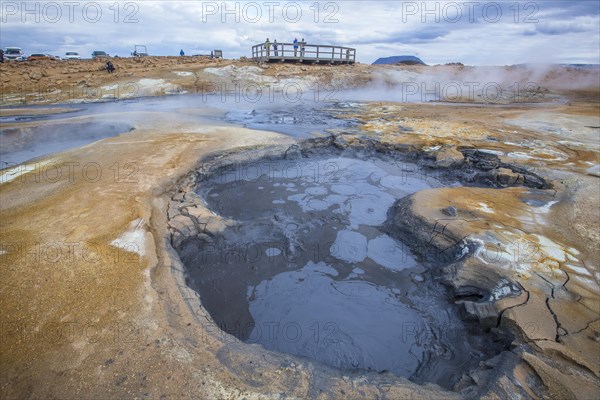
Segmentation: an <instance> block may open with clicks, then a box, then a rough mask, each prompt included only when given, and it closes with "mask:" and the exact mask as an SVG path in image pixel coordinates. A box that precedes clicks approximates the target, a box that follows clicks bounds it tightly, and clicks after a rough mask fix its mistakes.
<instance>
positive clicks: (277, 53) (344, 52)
mask: <svg viewBox="0 0 600 400" xmlns="http://www.w3.org/2000/svg"><path fill="white" fill-rule="evenodd" d="M252 59H253V60H254V61H256V62H276V61H279V62H301V63H327V64H354V63H355V62H356V49H352V48H350V47H342V46H329V45H322V44H306V45H304V51H302V49H301V45H300V42H298V48H297V49H294V44H293V43H279V42H278V43H277V50H275V45H274V43H273V42H271V43H270V46H269V49H268V50H267V46H266V43H261V44H257V45H255V46H252Z"/></svg>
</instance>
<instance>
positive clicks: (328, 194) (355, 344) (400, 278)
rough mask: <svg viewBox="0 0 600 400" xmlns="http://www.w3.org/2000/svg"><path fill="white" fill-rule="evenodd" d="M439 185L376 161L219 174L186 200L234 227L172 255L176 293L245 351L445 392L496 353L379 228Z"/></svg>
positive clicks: (311, 162) (289, 164)
mask: <svg viewBox="0 0 600 400" xmlns="http://www.w3.org/2000/svg"><path fill="white" fill-rule="evenodd" d="M440 186H444V185H443V183H442V182H440V181H438V180H436V179H434V178H433V177H431V176H428V175H426V174H424V173H422V172H420V171H419V169H418V168H417V166H416V165H413V164H410V163H406V162H399V161H389V160H388V161H384V160H382V159H379V158H366V159H364V158H363V159H353V158H345V157H333V158H325V157H314V158H308V159H306V158H305V159H300V160H279V161H270V160H262V161H257V162H255V163H249V164H244V165H232V166H230V167H226V168H224V169H221V170H220V171H218V172H217V173H215V174H213V175H211V176H210V177H208V178H207V179H205V180H204V181H203V182H201V184H200V185H199V188H198V194H199V195H200V196H201V197H202V198H203V199H204V200H205V202H206V203H207V205H208V207H209V208H210V209H211V210H213V212H215V213H217V214H219V215H221V216H223V217H226V218H230V219H232V220H235V221H236V222H237V225H236V226H232V227H229V228H227V229H226V230H225V231H224V232H223V234H222V235H218V236H216V237H214V238H211V239H208V238H206V240H191V241H187V242H185V243H184V245H183V247H182V248H180V249H179V254H180V256H181V258H182V261H183V262H184V264H185V265H186V268H187V279H188V285H189V286H190V287H191V288H193V289H194V290H196V291H197V292H198V293H199V294H200V298H201V301H202V304H203V306H204V307H205V308H206V309H207V310H208V311H209V313H210V314H211V316H212V317H213V319H214V321H215V323H216V324H217V325H218V326H219V327H220V328H221V329H223V330H224V331H226V332H228V333H230V334H232V335H234V336H236V337H237V338H239V339H241V340H243V341H245V342H247V343H258V344H261V345H262V346H264V347H265V348H266V349H269V350H274V351H279V352H283V353H289V354H293V355H297V356H301V357H307V358H310V359H314V360H317V361H319V362H321V363H324V364H327V365H329V366H333V367H337V368H340V369H344V370H355V371H358V370H371V371H379V372H381V371H388V372H391V373H393V374H396V375H399V376H403V377H407V378H411V379H413V380H414V381H416V382H435V383H438V384H440V385H442V386H446V387H451V385H452V384H453V383H454V382H455V381H456V380H457V379H458V378H460V376H461V375H462V372H463V371H465V370H466V369H467V368H468V367H469V366H473V365H476V364H477V363H478V362H479V361H480V360H482V359H485V358H487V356H489V354H491V353H493V352H495V351H497V350H498V349H499V345H497V344H495V343H494V342H493V340H492V339H491V338H490V337H489V336H488V337H486V336H485V335H482V334H481V332H478V331H477V328H475V327H474V326H468V325H466V324H465V323H464V322H463V321H462V320H461V319H460V317H459V315H458V311H457V308H456V306H455V305H453V304H451V302H450V301H449V300H448V299H447V293H446V290H445V289H444V287H443V286H442V285H441V284H439V283H438V282H436V281H435V279H434V278H432V276H431V271H430V269H429V268H428V266H426V265H423V264H422V263H420V262H419V260H418V259H417V258H416V257H415V256H414V255H413V254H412V253H411V252H410V250H409V248H408V247H407V246H406V245H405V244H403V243H401V242H399V241H397V240H396V239H394V238H392V237H391V236H388V235H387V234H386V232H385V231H384V230H383V228H382V225H383V224H384V222H385V221H386V216H387V211H388V209H389V207H391V206H392V205H393V203H394V202H395V200H397V199H399V198H402V197H404V196H406V195H409V194H411V193H414V192H416V191H419V190H423V189H427V188H432V187H440ZM446 186H447V185H446Z"/></svg>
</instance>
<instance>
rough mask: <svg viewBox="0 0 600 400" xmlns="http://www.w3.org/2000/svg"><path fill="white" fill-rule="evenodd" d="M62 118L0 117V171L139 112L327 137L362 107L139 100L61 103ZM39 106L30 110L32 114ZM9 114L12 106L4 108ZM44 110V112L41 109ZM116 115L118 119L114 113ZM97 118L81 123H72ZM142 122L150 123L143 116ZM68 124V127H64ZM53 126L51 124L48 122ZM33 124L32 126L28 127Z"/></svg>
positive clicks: (114, 128) (100, 134) (110, 129)
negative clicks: (209, 111) (194, 111)
mask: <svg viewBox="0 0 600 400" xmlns="http://www.w3.org/2000/svg"><path fill="white" fill-rule="evenodd" d="M56 106H59V107H61V108H63V109H65V110H66V112H63V113H48V114H44V113H43V112H41V113H34V114H32V115H17V116H4V117H0V123H1V124H8V123H10V124H12V126H10V127H7V128H5V127H0V169H1V168H5V167H10V166H13V165H16V164H20V163H23V162H26V161H29V160H31V159H33V158H37V157H40V156H45V155H50V154H53V153H56V152H60V151H64V150H69V149H73V148H77V147H80V146H84V145H86V144H89V143H92V142H95V141H98V140H101V139H104V138H108V137H113V136H117V135H119V134H122V133H125V132H128V131H129V130H131V129H133V127H134V126H135V124H136V122H137V121H139V119H140V118H141V117H140V114H139V113H141V112H171V113H177V112H179V111H181V110H183V109H197V108H206V109H209V108H210V109H212V110H213V114H212V115H211V114H207V115H203V116H199V117H198V116H194V115H193V114H180V116H179V119H180V120H181V121H184V120H187V121H190V122H202V121H203V122H207V120H209V121H211V122H217V123H221V124H222V123H230V124H235V125H241V126H244V127H247V128H250V129H261V130H267V131H273V132H278V133H283V134H286V135H290V136H294V137H310V136H313V135H314V134H323V133H324V132H325V130H327V129H339V128H346V129H348V128H351V127H353V126H355V125H356V121H353V120H349V119H342V118H339V116H340V115H341V114H343V113H346V112H348V111H350V110H351V109H353V108H355V107H357V106H358V104H357V103H350V102H323V103H315V102H311V101H308V100H302V101H298V102H296V103H294V104H293V107H290V104H289V103H281V101H262V102H257V103H251V104H246V103H240V102H239V101H236V99H235V97H231V98H226V99H224V98H222V97H221V96H214V95H213V96H200V95H185V96H170V97H164V98H153V97H150V98H139V99H134V100H133V99H132V100H128V101H122V102H98V103H81V104H80V103H78V104H62V105H61V104H57V105H56ZM39 108H41V107H40V106H38V107H35V106H32V107H31V110H32V112H33V111H35V110H36V109H39ZM6 109H7V110H10V107H7V108H6ZM42 110H43V109H42ZM115 112H118V113H119V114H118V115H117V116H114V115H112V113H115ZM84 117H92V118H95V119H94V120H92V121H86V122H77V121H73V120H72V119H73V118H84ZM143 118H148V117H147V116H144V117H143ZM61 120H64V121H65V122H64V123H61ZM48 122H51V123H48ZM30 124H33V125H30Z"/></svg>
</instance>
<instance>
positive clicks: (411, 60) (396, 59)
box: [373, 56, 427, 65]
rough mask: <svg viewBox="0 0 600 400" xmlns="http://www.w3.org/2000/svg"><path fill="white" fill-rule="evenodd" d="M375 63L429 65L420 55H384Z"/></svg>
mask: <svg viewBox="0 0 600 400" xmlns="http://www.w3.org/2000/svg"><path fill="white" fill-rule="evenodd" d="M375 64H407V65H416V64H418V65H427V64H425V63H424V62H423V61H421V59H420V58H419V57H415V56H392V57H382V58H379V59H377V61H375V62H374V63H373V65H375Z"/></svg>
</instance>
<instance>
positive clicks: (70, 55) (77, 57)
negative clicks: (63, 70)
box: [63, 51, 81, 60]
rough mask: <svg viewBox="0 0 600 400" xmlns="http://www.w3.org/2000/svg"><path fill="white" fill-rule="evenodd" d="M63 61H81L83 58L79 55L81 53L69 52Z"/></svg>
mask: <svg viewBox="0 0 600 400" xmlns="http://www.w3.org/2000/svg"><path fill="white" fill-rule="evenodd" d="M63 60H81V56H80V55H79V53H76V52H74V51H67V52H66V53H65V56H64V57H63Z"/></svg>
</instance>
